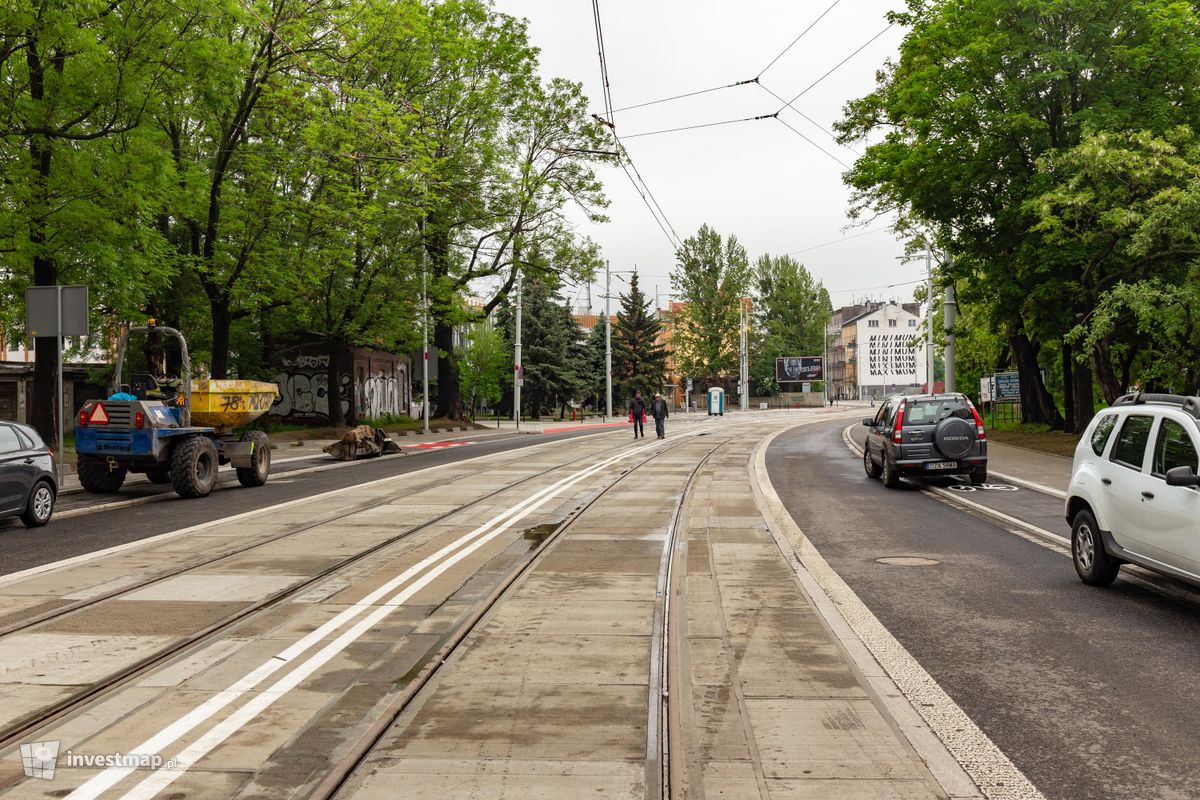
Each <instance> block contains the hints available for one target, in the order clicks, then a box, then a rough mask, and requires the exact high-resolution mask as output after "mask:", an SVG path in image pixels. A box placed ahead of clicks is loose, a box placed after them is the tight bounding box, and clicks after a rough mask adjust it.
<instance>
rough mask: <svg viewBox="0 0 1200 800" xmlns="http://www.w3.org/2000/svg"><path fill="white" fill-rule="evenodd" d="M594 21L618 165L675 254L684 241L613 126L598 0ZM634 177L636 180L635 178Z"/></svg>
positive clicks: (593, 8)
mask: <svg viewBox="0 0 1200 800" xmlns="http://www.w3.org/2000/svg"><path fill="white" fill-rule="evenodd" d="M592 18H593V21H594V22H595V28H596V50H597V54H598V57H599V59H600V80H601V82H602V84H603V87H604V111H605V114H606V118H605V119H604V123H605V125H606V126H607V127H608V129H609V130H610V131H611V132H612V135H613V140H614V142H615V143H616V146H617V152H618V153H619V155H618V156H617V163H618V165H620V167H621V170H622V171H623V172H624V173H625V176H626V177H627V178H629V181H630V183H632V184H633V188H634V191H636V192H637V193H638V196H639V197H641V198H642V202H643V203H644V204H645V205H646V209H647V210H648V211H649V212H650V216H652V217H653V218H654V222H655V224H657V225H658V227H659V229H660V230H661V231H662V232H663V235H664V236H666V237H667V241H668V242H669V243H670V245H671V248H672V249H673V250H675V249H681V248H682V247H683V240H682V239H680V238H679V234H678V233H676V232H675V226H673V225H672V224H671V221H670V220H669V219H667V214H666V212H665V211H663V209H662V205H661V204H660V203H659V202H658V199H657V198H656V197H655V196H654V193H653V192H652V191H651V190H650V185H649V184H647V183H646V179H645V178H643V177H642V174H641V172H639V171H638V168H637V165H636V164H634V163H633V158H632V157H630V155H629V151H628V150H626V149H625V145H624V144H623V143H622V142H621V137H620V136H618V135H617V127H616V125H615V124H614V122H613V103H612V90H611V86H610V84H609V80H608V58H607V57H606V55H605V52H604V27H603V25H602V24H601V22H600V2H599V0H592ZM631 169H632V170H633V172H632V173H631V172H630V170H631ZM635 175H636V178H635V177H634V176H635Z"/></svg>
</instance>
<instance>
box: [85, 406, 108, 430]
mask: <svg viewBox="0 0 1200 800" xmlns="http://www.w3.org/2000/svg"><path fill="white" fill-rule="evenodd" d="M88 423H89V424H92V425H107V424H108V412H107V411H105V410H104V406H103V405H101V404H100V403H96V407H95V408H93V409H92V415H91V416H90V417H88Z"/></svg>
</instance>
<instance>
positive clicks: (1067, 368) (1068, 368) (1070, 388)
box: [1062, 342, 1076, 431]
mask: <svg viewBox="0 0 1200 800" xmlns="http://www.w3.org/2000/svg"><path fill="white" fill-rule="evenodd" d="M1062 374H1063V411H1064V412H1065V413H1066V428H1067V430H1069V431H1073V430H1076V427H1075V357H1074V353H1073V352H1072V350H1071V343H1070V342H1063V343H1062Z"/></svg>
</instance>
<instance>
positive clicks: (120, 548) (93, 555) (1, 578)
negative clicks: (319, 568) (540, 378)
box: [0, 431, 609, 586]
mask: <svg viewBox="0 0 1200 800" xmlns="http://www.w3.org/2000/svg"><path fill="white" fill-rule="evenodd" d="M608 433H609V431H600V432H598V433H590V434H584V435H583V436H577V437H575V438H574V439H571V440H569V441H572V442H573V441H577V440H579V439H587V438H590V437H592V436H605V435H607V434H608ZM563 441H564V440H563V439H554V440H551V441H546V442H541V443H539V444H534V445H529V446H528V447H524V448H521V449H522V450H532V449H534V448H536V447H549V446H550V445H554V444H560V443H562V442H563ZM510 452H512V451H508V450H504V451H501V452H499V453H486V454H484V455H478V456H471V457H470V458H461V459H459V460H457V461H454V462H451V463H449V464H439V465H437V466H433V467H423V468H422V469H417V470H413V471H412V472H405V473H402V474H400V475H390V476H388V477H386V478H378V479H376V480H373V481H368V482H366V483H357V484H355V485H353V486H346V487H344V488H341V489H331V490H330V491H328V492H322V493H321V494H315V495H310V496H308V497H301V498H297V499H295V500H288V501H285V502H283V503H277V504H275V505H273V506H264V507H263V508H258V509H254V510H253V511H245V512H243V513H241V514H235V515H233V516H232V517H224V518H222V519H216V520H210V521H208V522H201V523H200V524H198V525H189V526H188V527H186V528H179V529H178V530H174V531H167V532H166V533H160V534H158V535H156V536H149V537H147V538H145V539H138V540H137V541H135V542H126V543H125V544H118V545H113V546H112V547H106V548H104V549H103V550H93V551H92V552H90V553H82V554H80V555H77V556H73V557H71V558H65V559H62V560H61V561H53V562H50V563H49V564H41V565H40V566H36V567H30V568H29V569H25V570H21V571H20V572H11V573H9V574H7V575H0V586H4V585H5V584H9V583H13V582H14V581H19V580H23V579H25V578H31V577H33V576H35V575H41V574H43V573H46V572H51V571H53V570H56V569H62V568H64V567H73V566H75V565H77V564H83V563H86V562H88V561H92V560H94V559H97V558H103V557H104V556H111V555H115V554H117V553H124V552H127V551H129V550H135V549H137V548H139V547H146V546H148V545H151V544H157V543H158V542H162V541H166V540H168V539H174V538H176V537H178V536H183V535H185V534H188V533H194V532H196V531H198V530H202V529H204V528H207V527H211V526H213V525H222V524H225V523H227V522H236V521H238V520H243V519H249V518H250V517H254V516H258V515H259V514H270V513H274V512H276V511H281V510H283V509H285V508H291V507H293V506H296V505H300V504H301V503H309V502H312V501H314V500H324V499H328V498H331V497H337V496H339V495H343V494H347V493H349V492H356V491H358V490H359V489H364V488H367V487H371V486H379V485H382V484H385V483H387V482H389V481H401V480H407V479H408V478H411V477H413V476H414V475H421V474H422V473H425V472H429V471H431V470H435V469H447V468H452V467H455V466H457V465H459V464H466V463H468V462H471V461H478V460H479V459H481V458H489V457H492V456H502V455H505V454H506V453H510ZM359 463H364V462H357V461H351V462H346V463H338V464H323V465H321V466H319V467H311V468H309V469H304V470H291V471H289V472H287V473H284V474H285V475H289V476H290V475H299V474H303V473H309V472H320V471H324V470H327V469H340V468H342V467H350V466H354V465H356V464H359ZM171 496H172V495H170V494H165V495H155V496H153V497H147V498H139V499H138V500H131V501H122V504H117V503H112V504H107V505H105V506H104V508H105V509H107V508H113V507H123V504H124V503H125V502H128V504H129V505H138V504H140V503H141V502H151V501H153V500H159V499H162V498H164V497H171ZM67 513H69V512H67ZM89 513H91V512H89ZM63 516H65V514H59V515H56V519H57V518H61V517H63Z"/></svg>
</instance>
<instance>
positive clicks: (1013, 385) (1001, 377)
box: [992, 372, 1021, 403]
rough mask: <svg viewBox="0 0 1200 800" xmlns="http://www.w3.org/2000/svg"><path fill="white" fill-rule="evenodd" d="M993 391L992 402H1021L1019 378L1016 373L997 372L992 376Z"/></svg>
mask: <svg viewBox="0 0 1200 800" xmlns="http://www.w3.org/2000/svg"><path fill="white" fill-rule="evenodd" d="M992 381H993V384H992V385H993V386H994V387H995V391H994V392H993V394H992V400H993V401H994V402H997V403H1017V402H1020V400H1021V376H1020V374H1019V373H1016V372H997V373H996V374H995V375H993V376H992Z"/></svg>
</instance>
